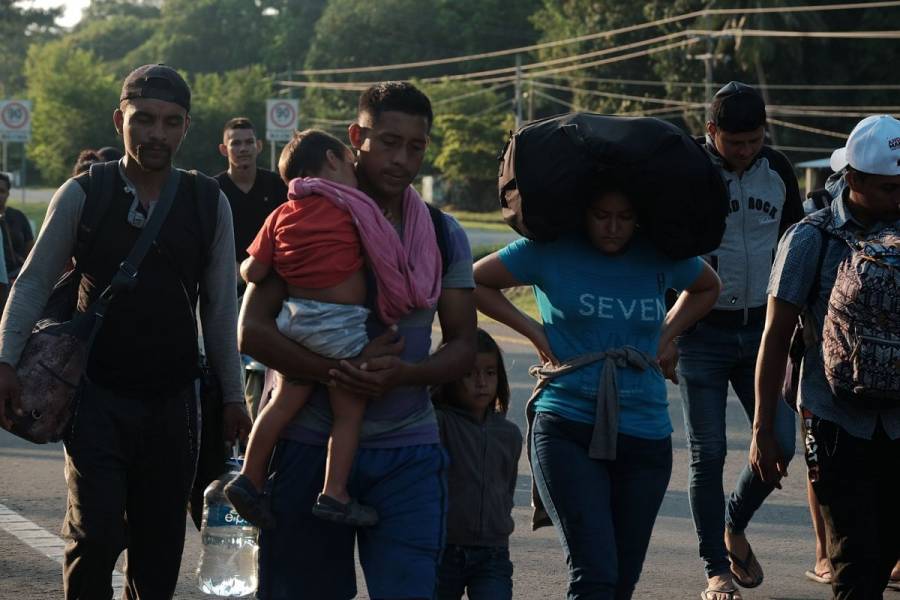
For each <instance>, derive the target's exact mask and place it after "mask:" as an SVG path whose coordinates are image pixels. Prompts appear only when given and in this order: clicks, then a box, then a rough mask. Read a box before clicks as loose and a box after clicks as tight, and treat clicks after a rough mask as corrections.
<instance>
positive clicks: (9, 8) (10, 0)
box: [0, 0, 62, 98]
mask: <svg viewBox="0 0 900 600" xmlns="http://www.w3.org/2000/svg"><path fill="white" fill-rule="evenodd" d="M24 4H25V3H24V2H20V1H18V0H0V98H8V97H11V96H14V95H16V94H18V93H20V92H21V91H22V90H23V89H24V88H25V78H24V76H23V67H24V64H25V55H26V54H27V53H28V48H29V46H31V44H33V43H40V42H43V41H46V40H48V39H51V38H53V37H54V36H55V35H56V34H57V28H56V26H55V25H54V21H55V20H56V18H57V17H58V16H59V15H60V14H62V9H60V8H52V9H38V8H26V7H25V6H23V5H24Z"/></svg>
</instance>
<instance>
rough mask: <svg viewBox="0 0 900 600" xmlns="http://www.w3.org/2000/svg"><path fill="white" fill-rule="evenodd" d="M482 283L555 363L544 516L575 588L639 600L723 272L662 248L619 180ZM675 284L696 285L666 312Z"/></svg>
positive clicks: (488, 307)
mask: <svg viewBox="0 0 900 600" xmlns="http://www.w3.org/2000/svg"><path fill="white" fill-rule="evenodd" d="M475 283H476V285H477V287H476V291H475V297H476V301H477V303H478V308H479V310H481V312H483V313H484V314H486V315H488V316H490V317H493V318H494V319H496V320H498V321H500V322H502V323H505V324H506V325H508V326H510V327H511V328H513V329H514V330H516V331H518V332H519V333H521V334H522V335H524V336H525V337H527V338H528V339H529V340H530V341H531V342H532V343H533V344H534V347H535V349H536V350H537V352H538V355H539V356H540V357H541V360H542V362H543V363H544V366H543V367H542V368H541V369H539V370H537V371H535V373H536V374H537V375H538V377H539V379H540V382H539V384H538V387H537V388H536V390H535V395H534V396H533V398H532V401H531V402H529V407H528V414H529V424H530V429H531V433H530V437H529V439H528V441H529V443H530V453H529V458H530V460H531V465H532V473H533V476H534V482H535V486H536V488H537V492H538V497H536V498H535V501H536V505H537V510H536V515H535V523H534V524H535V526H536V527H537V526H541V525H548V524H550V523H549V521H552V524H553V525H554V526H555V527H556V530H557V533H558V534H559V537H560V541H561V542H562V545H563V550H564V551H565V553H566V561H567V563H568V565H569V590H568V598H569V599H571V600H574V599H587V598H591V599H595V598H610V599H616V600H621V599H626V598H630V597H631V594H632V592H633V590H634V586H635V584H636V583H637V580H638V577H639V576H640V572H641V566H642V564H643V561H644V555H645V554H646V551H647V545H648V543H649V541H650V534H651V532H652V529H653V523H654V521H655V519H656V514H657V512H658V511H659V507H660V504H661V503H662V499H663V496H664V495H665V491H666V487H667V486H668V482H669V476H670V475H671V471H672V442H671V432H672V425H671V423H670V421H669V414H668V409H667V406H668V401H667V399H666V386H665V381H664V376H665V377H669V378H674V377H675V374H674V373H675V363H676V362H677V351H676V350H675V347H674V343H673V341H674V339H675V337H676V336H677V335H679V334H680V333H681V332H683V331H684V330H685V329H686V328H688V327H690V326H691V325H692V324H693V323H695V322H696V321H697V320H698V319H700V318H701V317H702V316H703V315H705V314H706V313H707V312H708V311H709V310H710V309H711V308H712V306H713V304H714V303H715V301H716V298H717V297H718V294H719V285H720V284H719V279H718V277H717V276H716V274H715V272H714V271H713V270H712V269H711V268H710V267H709V266H708V265H707V264H706V263H705V262H703V261H702V260H701V259H699V258H692V259H687V260H672V259H670V258H667V257H666V256H664V255H663V254H661V253H660V252H658V251H657V250H656V249H655V248H654V246H653V245H652V244H651V243H650V241H649V240H647V239H646V238H645V237H644V236H643V235H641V233H640V229H639V228H638V223H637V215H636V213H635V211H634V209H633V207H632V205H631V202H630V201H629V199H628V197H627V195H626V194H625V193H624V192H622V191H621V190H619V189H608V190H605V191H602V192H598V193H596V194H595V195H594V198H593V200H591V202H590V203H589V204H588V206H587V208H586V210H585V213H584V231H583V232H581V233H577V234H571V235H568V236H565V237H562V238H560V239H558V240H556V241H553V242H534V241H531V240H525V239H522V240H518V241H516V242H513V243H512V244H510V245H508V246H506V247H505V248H503V249H502V250H500V251H499V252H495V253H493V254H491V255H489V256H487V257H485V258H483V259H481V260H480V261H478V263H477V264H476V265H475ZM521 285H531V286H533V288H534V294H535V297H536V299H537V304H538V309H539V311H540V316H541V321H542V322H538V321H536V320H534V319H532V318H531V317H529V316H528V315H525V314H524V313H522V312H521V311H519V310H518V309H517V308H516V307H515V306H513V305H512V304H511V303H510V302H509V301H508V300H507V299H506V297H505V296H504V295H503V293H502V291H501V290H503V289H506V288H510V287H516V286H521ZM669 288H675V289H677V290H684V292H683V293H682V294H681V295H680V296H679V299H678V301H677V302H676V304H675V305H674V306H673V307H672V309H671V310H669V311H668V312H667V311H666V304H665V293H666V290H667V289H669ZM607 363H608V364H607ZM540 505H543V506H540ZM544 508H545V509H546V513H543V512H542V509H544ZM546 517H549V521H548V520H546Z"/></svg>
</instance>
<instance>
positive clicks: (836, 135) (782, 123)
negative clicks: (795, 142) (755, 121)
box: [766, 117, 848, 140]
mask: <svg viewBox="0 0 900 600" xmlns="http://www.w3.org/2000/svg"><path fill="white" fill-rule="evenodd" d="M766 121H767V122H768V123H771V124H772V125H780V126H781V127H787V128H788V129H797V130H799V131H808V132H809V133H818V134H820V135H827V136H828V137H833V138H840V139H842V140H846V139H847V135H848V134H846V133H840V132H838V131H830V130H828V129H819V128H817V127H809V126H807V125H799V124H797V123H789V122H787V121H781V120H779V119H773V118H772V117H769V118H767V119H766Z"/></svg>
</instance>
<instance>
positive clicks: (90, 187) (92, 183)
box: [73, 161, 119, 269]
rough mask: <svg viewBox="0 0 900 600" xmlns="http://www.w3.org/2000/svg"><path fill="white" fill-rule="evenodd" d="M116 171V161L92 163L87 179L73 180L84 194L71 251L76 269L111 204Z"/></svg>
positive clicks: (117, 167) (117, 166)
mask: <svg viewBox="0 0 900 600" xmlns="http://www.w3.org/2000/svg"><path fill="white" fill-rule="evenodd" d="M118 170H119V162H118V161H110V162H105V163H94V164H92V165H91V168H90V171H89V173H88V175H87V177H77V178H75V181H76V182H77V183H78V185H80V186H81V189H82V190H84V194H85V197H84V208H82V210H81V220H80V221H79V222H78V232H77V234H76V237H75V249H74V251H73V256H74V257H75V265H76V266H75V268H76V269H77V268H78V263H79V262H80V260H81V259H83V258H85V257H86V256H87V254H88V252H90V250H91V247H92V246H93V243H94V236H95V234H96V233H97V229H98V228H99V227H100V223H101V222H102V221H103V217H104V216H105V215H106V211H107V210H109V207H110V205H111V204H112V198H113V194H114V193H115V187H116V175H117V172H118Z"/></svg>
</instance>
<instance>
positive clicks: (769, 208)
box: [677, 81, 803, 600]
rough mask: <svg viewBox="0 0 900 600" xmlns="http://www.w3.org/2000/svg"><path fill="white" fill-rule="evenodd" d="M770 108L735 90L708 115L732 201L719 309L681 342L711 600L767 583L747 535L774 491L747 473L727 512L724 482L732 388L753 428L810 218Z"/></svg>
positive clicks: (712, 145) (715, 257)
mask: <svg viewBox="0 0 900 600" xmlns="http://www.w3.org/2000/svg"><path fill="white" fill-rule="evenodd" d="M765 125H766V107H765V104H764V102H763V100H762V97H761V96H760V94H759V93H758V92H757V91H756V90H755V89H753V88H752V87H750V86H748V85H745V84H743V83H740V82H736V81H732V82H731V83H729V84H727V85H725V86H724V87H723V88H722V89H720V90H719V91H718V92H717V93H716V95H715V97H714V98H713V100H712V103H711V105H710V114H709V121H708V122H707V124H706V133H707V135H706V144H705V147H706V150H707V152H708V153H709V156H710V159H711V160H712V161H713V164H715V165H717V166H718V167H719V169H720V173H721V175H722V177H723V179H724V180H725V183H726V187H727V188H728V193H729V204H730V211H729V215H728V218H727V221H726V229H725V234H724V236H723V237H722V243H721V245H720V246H719V248H718V249H717V250H716V251H715V252H713V253H712V254H711V255H709V256H707V257H706V259H707V260H708V261H709V263H710V264H711V265H712V266H713V268H714V269H715V270H716V272H717V273H718V275H719V277H720V278H721V280H722V292H721V295H720V297H719V300H718V302H717V303H716V306H715V308H714V309H713V310H712V311H711V312H710V313H709V315H707V316H706V317H704V318H703V319H701V320H700V321H699V322H698V323H697V325H696V326H695V327H694V328H693V329H692V330H689V331H688V332H686V333H685V334H684V335H682V336H681V337H680V338H679V339H678V340H677V344H678V349H679V352H680V355H681V357H680V361H679V365H678V377H679V380H680V388H681V396H682V400H683V406H684V420H685V430H686V433H687V437H688V445H689V448H690V452H691V461H690V478H689V482H688V488H689V497H690V504H691V512H692V513H693V517H694V525H695V527H696V529H697V537H698V538H699V541H700V557H701V558H702V559H703V561H704V563H705V570H706V576H707V580H708V582H707V583H708V585H707V589H706V590H705V591H704V592H703V595H704V597H705V599H706V600H735V599H736V598H740V596H739V594H738V592H737V589H736V588H735V586H734V584H735V582H736V583H738V584H739V585H741V586H743V587H756V586H758V585H759V584H760V583H762V580H763V572H762V567H761V566H760V564H759V562H758V561H757V560H756V557H755V556H754V554H753V551H752V549H751V547H750V544H749V543H748V541H747V538H746V536H745V535H744V529H745V528H746V527H747V525H748V523H749V522H750V519H751V517H752V516H753V514H754V512H755V511H756V510H757V509H758V508H759V507H760V506H761V505H762V503H763V501H764V500H765V498H766V497H767V496H768V495H769V493H771V491H772V489H773V488H774V487H776V486H777V485H778V484H777V481H767V482H765V483H764V482H762V481H761V480H760V479H759V478H758V477H757V476H756V475H754V473H753V472H752V471H751V470H750V469H749V467H746V468H745V469H744V470H743V471H742V473H741V475H740V477H739V479H738V482H737V485H736V487H735V490H734V491H733V492H732V493H731V496H730V497H729V498H728V502H727V505H726V502H725V494H724V489H723V485H722V474H723V470H724V466H725V455H726V452H727V443H728V442H727V439H726V437H725V407H726V403H727V396H728V384H729V382H730V383H731V386H732V387H733V388H734V391H735V393H736V394H737V396H738V399H739V400H740V402H741V405H742V407H743V409H744V412H745V413H746V415H747V418H748V420H752V418H753V410H754V404H755V398H754V390H753V376H754V372H755V369H756V354H757V350H758V347H759V341H760V338H761V336H762V330H763V323H764V322H765V318H766V283H767V282H768V278H769V272H770V269H771V264H772V257H773V256H774V254H775V248H776V246H777V244H778V238H779V237H780V236H781V234H782V233H783V232H784V231H785V230H786V229H787V228H788V227H789V226H790V225H792V224H793V223H795V222H797V221H798V220H800V218H801V217H802V216H803V209H802V204H801V199H800V191H799V188H798V185H797V179H796V177H795V175H794V172H793V168H792V167H791V164H790V162H789V161H788V160H787V158H785V157H784V155H782V154H781V153H779V152H777V151H775V150H773V149H772V148H769V147H768V146H765V145H764V139H765ZM793 419H794V416H793V413H792V412H791V411H790V409H788V407H787V406H786V405H785V406H783V407H782V410H781V411H780V418H779V426H780V432H781V436H779V444H780V445H781V451H782V452H783V454H784V456H785V457H786V460H789V457H790V456H791V455H793V451H794V420H793Z"/></svg>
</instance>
